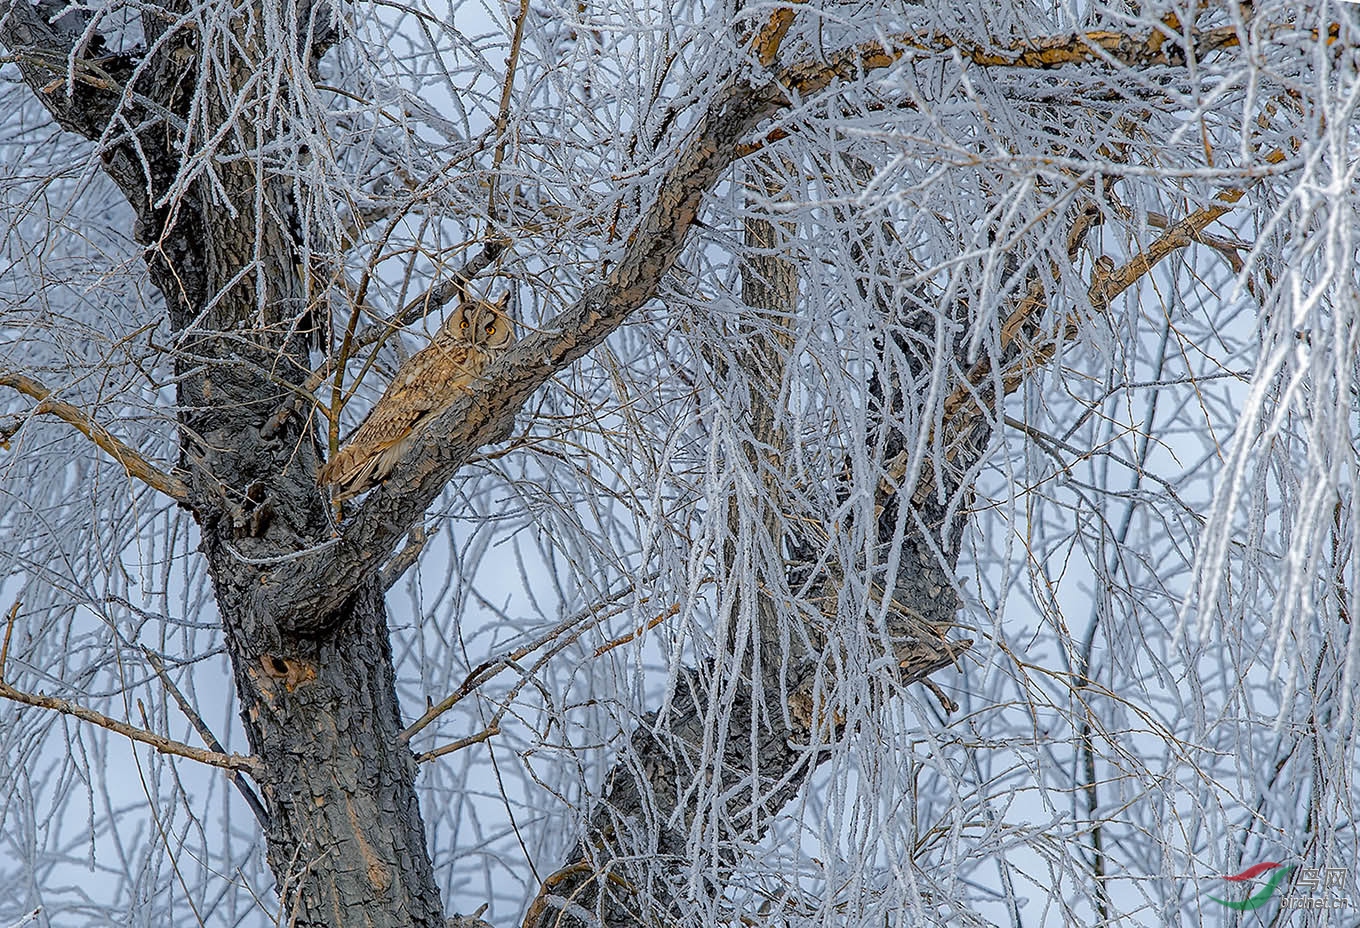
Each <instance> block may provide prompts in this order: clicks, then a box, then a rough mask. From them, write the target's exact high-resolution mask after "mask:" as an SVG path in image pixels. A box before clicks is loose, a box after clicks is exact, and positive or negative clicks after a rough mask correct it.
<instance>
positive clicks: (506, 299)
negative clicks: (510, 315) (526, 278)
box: [493, 290, 510, 313]
mask: <svg viewBox="0 0 1360 928" xmlns="http://www.w3.org/2000/svg"><path fill="white" fill-rule="evenodd" d="M493 305H494V306H495V307H496V310H497V311H498V312H502V313H503V312H505V308H506V307H507V306H509V305H510V291H509V290H507V291H505V294H504V295H503V296H502V297H501V298H500V299H499V300H497V301H496V302H495V303H494V304H493Z"/></svg>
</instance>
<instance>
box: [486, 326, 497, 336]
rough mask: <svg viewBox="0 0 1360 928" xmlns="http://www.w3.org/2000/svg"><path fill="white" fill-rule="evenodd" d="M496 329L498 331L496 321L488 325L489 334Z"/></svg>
mask: <svg viewBox="0 0 1360 928" xmlns="http://www.w3.org/2000/svg"><path fill="white" fill-rule="evenodd" d="M494 331H496V324H495V323H492V324H491V325H489V326H487V327H486V334H487V335H490V334H491V333H492V332H494Z"/></svg>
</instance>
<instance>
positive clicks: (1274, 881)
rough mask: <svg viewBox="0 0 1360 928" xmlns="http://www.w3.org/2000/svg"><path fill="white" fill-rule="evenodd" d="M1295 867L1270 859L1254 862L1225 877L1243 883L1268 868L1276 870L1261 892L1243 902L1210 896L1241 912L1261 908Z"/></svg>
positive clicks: (1221, 903) (1220, 903) (1219, 902)
mask: <svg viewBox="0 0 1360 928" xmlns="http://www.w3.org/2000/svg"><path fill="white" fill-rule="evenodd" d="M1293 869H1294V868H1293V867H1286V866H1283V865H1281V864H1277V863H1275V862H1274V861H1269V860H1268V861H1266V862H1265V863H1259V864H1253V865H1252V866H1250V867H1248V868H1247V869H1245V870H1243V871H1242V872H1241V873H1234V874H1233V875H1232V876H1225V877H1223V879H1225V880H1231V881H1232V882H1234V883H1242V882H1245V881H1247V880H1253V879H1255V878H1256V877H1258V876H1260V875H1261V874H1262V873H1265V872H1266V871H1267V870H1274V871H1275V872H1274V873H1272V874H1271V875H1270V879H1269V880H1267V881H1266V885H1265V887H1264V888H1263V889H1262V890H1261V891H1260V892H1257V893H1253V894H1252V895H1250V896H1248V897H1247V898H1246V899H1243V900H1242V901H1241V902H1232V901H1229V900H1227V899H1220V898H1218V897H1217V896H1210V897H1209V898H1210V899H1212V900H1214V901H1215V902H1217V903H1218V904H1219V905H1224V906H1227V907H1228V908H1230V909H1236V910H1237V911H1239V912H1246V911H1250V910H1251V909H1259V908H1260V907H1261V906H1263V905H1265V904H1266V902H1267V901H1268V900H1269V899H1270V897H1271V896H1273V895H1275V890H1277V889H1279V888H1280V883H1281V882H1282V881H1283V880H1284V878H1285V877H1286V876H1288V875H1289V871H1290V870H1293Z"/></svg>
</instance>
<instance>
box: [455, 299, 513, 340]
mask: <svg viewBox="0 0 1360 928" xmlns="http://www.w3.org/2000/svg"><path fill="white" fill-rule="evenodd" d="M501 306H504V301H502V302H501V303H500V304H499V305H496V306H493V305H492V304H490V303H478V304H477V305H476V306H474V307H473V308H472V312H471V313H470V316H471V318H470V319H469V320H468V322H469V326H470V328H471V329H472V334H471V341H472V343H473V344H474V345H476V346H477V347H478V348H481V349H482V350H483V351H504V350H505V349H507V348H509V347H510V346H511V345H513V344H514V343H515V327H514V325H512V324H511V322H510V317H509V316H507V315H506V314H505V313H503V312H501ZM460 325H461V323H460Z"/></svg>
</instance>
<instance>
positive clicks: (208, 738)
mask: <svg viewBox="0 0 1360 928" xmlns="http://www.w3.org/2000/svg"><path fill="white" fill-rule="evenodd" d="M142 653H143V654H144V655H146V659H147V661H148V662H149V663H150V664H151V667H152V669H153V670H155V671H156V676H158V677H160V680H161V684H162V685H163V686H164V687H165V688H166V689H167V690H169V691H170V695H171V696H172V697H173V698H174V700H175V704H176V705H178V706H179V711H180V712H183V713H184V717H185V718H187V719H188V720H189V723H190V724H191V725H193V726H194V731H196V732H198V736H199V737H200V738H202V739H203V743H204V744H205V745H207V746H208V748H209V750H212V751H215V752H217V753H218V754H221V755H223V756H226V755H227V749H226V748H224V747H223V746H222V742H220V741H218V740H217V736H216V735H214V734H213V733H212V729H210V728H209V727H208V723H207V722H205V721H203V716H201V715H199V714H198V712H197V711H196V710H195V709H194V707H193V705H191V704H190V702H189V700H188V699H186V698H185V697H184V694H183V693H181V692H180V691H179V687H178V686H175V681H173V680H171V679H170V675H169V674H167V673H166V672H165V664H164V663H163V662H162V661H161V659H160V658H159V657H158V656H157V655H156V653H155V652H154V651H152V650H150V649H149V648H142ZM3 669H4V663H3V661H0V671H3ZM230 776H231V783H232V785H233V786H235V787H236V791H237V792H239V793H240V794H241V798H242V799H244V800H245V802H246V805H247V806H249V807H250V811H251V813H252V814H253V815H254V816H255V820H256V821H257V822H259V823H260V827H261V828H263V829H265V830H266V831H268V830H269V811H268V810H267V809H265V807H264V803H262V802H260V797H259V796H257V795H255V790H253V789H251V788H250V784H249V783H247V782H246V778H245V776H244V775H242V773H241V771H239V770H233V771H232V772H231V774H230Z"/></svg>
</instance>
